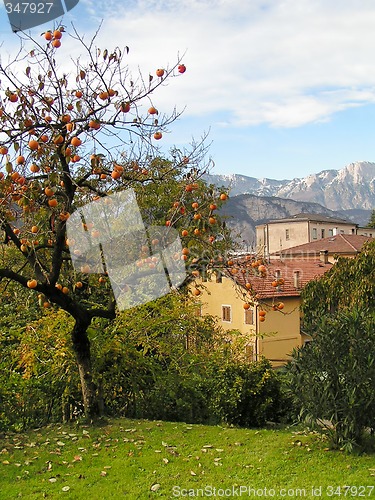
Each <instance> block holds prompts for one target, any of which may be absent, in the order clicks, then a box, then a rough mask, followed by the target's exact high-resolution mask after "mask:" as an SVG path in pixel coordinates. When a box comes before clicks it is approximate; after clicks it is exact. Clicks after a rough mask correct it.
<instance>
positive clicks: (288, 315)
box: [258, 297, 303, 367]
mask: <svg viewBox="0 0 375 500" xmlns="http://www.w3.org/2000/svg"><path fill="white" fill-rule="evenodd" d="M281 300H282V302H283V304H284V309H283V310H282V312H280V311H273V310H272V307H269V308H266V310H267V314H266V321H264V322H263V323H259V335H260V339H259V341H258V345H259V354H260V355H262V356H264V357H265V358H267V359H269V360H270V361H271V363H272V365H273V366H275V367H276V366H280V365H283V364H285V362H286V361H287V360H288V359H289V354H290V353H291V352H292V350H293V349H294V348H295V347H300V346H301V345H302V343H303V339H302V337H301V335H300V309H299V304H300V299H299V297H283V298H282V299H281ZM275 302H276V303H277V302H278V301H277V300H276V301H275ZM266 303H267V304H268V305H269V306H271V305H272V300H271V299H268V300H267V301H266Z"/></svg>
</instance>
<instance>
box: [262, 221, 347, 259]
mask: <svg viewBox="0 0 375 500" xmlns="http://www.w3.org/2000/svg"><path fill="white" fill-rule="evenodd" d="M314 229H315V230H316V238H315V237H314ZM286 230H288V231H289V238H288V239H287V238H286ZM322 230H324V234H323V235H322ZM330 230H331V231H332V233H333V234H340V233H343V234H353V232H354V233H355V232H356V226H355V224H353V225H348V224H337V223H331V222H313V221H307V220H301V221H298V220H296V221H288V222H282V221H280V222H278V223H272V224H264V225H260V226H257V227H256V234H257V251H258V253H260V254H264V255H267V254H269V253H274V252H279V251H280V250H286V249H287V248H291V247H294V246H297V245H302V244H304V243H309V242H310V241H316V240H319V239H322V237H324V238H328V237H329V236H330Z"/></svg>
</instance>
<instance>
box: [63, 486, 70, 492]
mask: <svg viewBox="0 0 375 500" xmlns="http://www.w3.org/2000/svg"><path fill="white" fill-rule="evenodd" d="M61 489H62V491H69V490H70V486H63V487H62V488H61Z"/></svg>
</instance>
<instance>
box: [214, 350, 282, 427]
mask: <svg viewBox="0 0 375 500" xmlns="http://www.w3.org/2000/svg"><path fill="white" fill-rule="evenodd" d="M208 383H209V384H210V398H209V405H210V409H211V411H212V413H213V414H214V415H215V416H216V417H217V418H218V419H220V420H221V421H224V422H227V423H229V424H234V425H239V426H244V427H259V426H262V425H264V424H265V423H266V422H267V421H268V420H271V421H278V420H279V419H280V416H281V411H282V406H283V403H282V393H281V383H280V379H279V377H278V375H277V373H276V372H275V371H274V370H273V369H272V368H271V364H270V363H269V362H268V361H267V360H266V359H263V360H261V361H259V362H254V363H240V362H237V361H230V362H228V363H226V364H224V365H223V366H216V367H215V366H214V367H213V370H211V373H210V376H209V380H208Z"/></svg>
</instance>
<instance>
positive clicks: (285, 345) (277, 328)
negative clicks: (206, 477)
mask: <svg viewBox="0 0 375 500" xmlns="http://www.w3.org/2000/svg"><path fill="white" fill-rule="evenodd" d="M244 265H245V266H246V267H244ZM330 267H331V264H329V263H325V262H321V261H310V260H301V261H300V260H295V259H293V260H286V261H281V260H279V261H276V260H274V261H272V262H271V263H270V264H268V265H267V266H266V268H267V271H266V273H259V272H257V271H256V269H254V268H252V267H251V262H250V261H249V262H248V265H246V259H244V260H242V261H241V262H239V261H236V262H234V264H233V266H231V267H230V268H227V269H226V270H225V271H224V272H223V274H222V275H221V276H220V278H217V275H215V274H212V275H211V276H210V277H208V278H207V280H205V281H202V282H201V285H202V293H201V294H200V295H199V298H198V299H197V300H199V303H200V306H201V314H202V315H204V314H210V315H213V316H217V317H218V318H219V323H220V325H221V326H222V328H224V329H225V330H228V331H231V330H237V331H239V332H240V333H241V334H242V336H243V337H244V339H245V350H246V352H245V355H246V357H247V359H248V360H249V361H253V360H258V359H259V358H260V357H261V356H264V357H265V358H267V359H269V360H270V361H271V363H272V365H273V366H274V367H277V366H281V365H283V364H285V363H286V362H287V360H288V359H289V355H290V353H291V351H292V350H293V348H295V347H300V346H301V345H303V344H304V342H305V341H306V340H307V338H305V337H304V336H303V334H301V331H300V294H301V290H302V288H303V286H304V285H305V284H306V283H307V282H308V281H310V280H312V279H314V278H315V277H318V276H321V275H322V274H323V273H325V272H326V271H327V270H328V269H330ZM242 270H245V272H242ZM276 283H279V285H278V286H275V285H276ZM250 286H251V288H252V290H253V291H254V293H255V294H256V297H257V298H256V300H255V302H254V303H253V301H252V298H251V294H250V293H249V290H248V288H249V287H250ZM244 304H248V305H247V306H245V307H248V309H245V308H244ZM264 314H265V315H264ZM262 315H264V316H262ZM262 318H264V320H263V319H262Z"/></svg>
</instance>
